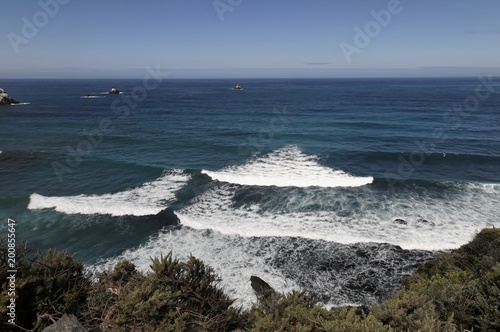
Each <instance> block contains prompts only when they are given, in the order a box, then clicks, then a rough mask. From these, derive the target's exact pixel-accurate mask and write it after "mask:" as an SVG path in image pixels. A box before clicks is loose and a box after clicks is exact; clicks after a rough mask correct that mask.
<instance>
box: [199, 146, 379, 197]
mask: <svg viewBox="0 0 500 332" xmlns="http://www.w3.org/2000/svg"><path fill="white" fill-rule="evenodd" d="M202 172H203V173H205V174H207V175H208V176H210V177H211V178H212V179H215V180H219V181H222V182H229V183H234V184H240V185H250V186H277V187H332V188H333V187H359V186H364V185H367V184H370V183H372V182H373V177H356V176H352V175H349V174H347V173H345V172H343V171H341V170H334V169H331V168H328V167H325V166H322V165H320V164H319V163H318V157H317V156H314V155H313V156H311V155H306V154H304V153H303V152H302V151H301V150H300V149H299V148H298V147H297V146H287V147H284V148H282V149H279V150H276V151H274V152H271V153H269V154H268V155H266V156H264V157H259V158H257V159H256V160H252V161H250V162H248V163H247V164H244V165H241V166H230V167H227V168H224V169H222V170H220V171H207V170H203V171H202Z"/></svg>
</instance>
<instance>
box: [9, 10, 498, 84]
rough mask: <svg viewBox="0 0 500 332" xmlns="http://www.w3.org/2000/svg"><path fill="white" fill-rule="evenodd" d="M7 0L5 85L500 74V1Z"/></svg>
mask: <svg viewBox="0 0 500 332" xmlns="http://www.w3.org/2000/svg"><path fill="white" fill-rule="evenodd" d="M2 1H3V3H2V4H3V9H2V10H1V12H0V78H143V77H145V76H146V75H147V69H146V68H154V70H156V71H157V72H161V75H163V76H165V77H170V78H267V77H274V78H302V77H304V78H336V77H451V76H471V77H477V76H481V75H490V74H491V75H493V76H500V19H499V15H500V1H498V0H478V1H472V0H413V1H412V0H142V1H137V0H135V1H130V0H104V1H103V0H32V1H16V0H2ZM6 2H8V4H6Z"/></svg>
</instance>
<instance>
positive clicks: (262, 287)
mask: <svg viewBox="0 0 500 332" xmlns="http://www.w3.org/2000/svg"><path fill="white" fill-rule="evenodd" d="M250 282H251V286H252V288H253V290H254V292H255V294H256V295H257V298H259V299H265V298H267V297H269V296H270V295H272V294H274V293H275V291H274V288H272V287H271V286H270V285H269V284H268V283H267V282H265V281H264V280H262V279H261V278H259V277H256V276H251V277H250Z"/></svg>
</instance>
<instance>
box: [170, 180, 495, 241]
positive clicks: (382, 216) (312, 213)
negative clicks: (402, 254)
mask: <svg viewBox="0 0 500 332" xmlns="http://www.w3.org/2000/svg"><path fill="white" fill-rule="evenodd" d="M362 188H363V187H361V188H306V189H301V188H296V189H293V188H289V189H287V190H284V189H281V190H274V191H269V190H268V192H266V191H264V190H262V191H261V192H260V194H259V195H255V194H252V193H251V192H249V191H248V190H246V189H245V188H244V187H240V186H238V185H230V184H221V185H219V186H218V187H215V188H212V189H210V190H208V191H207V192H205V193H204V194H202V195H201V196H199V197H197V198H196V199H195V201H194V202H193V204H192V205H190V206H187V207H185V208H183V209H181V210H180V211H177V212H176V214H177V216H178V217H179V220H180V222H181V224H183V225H185V226H189V227H192V228H195V229H200V230H201V229H211V230H214V231H217V232H220V233H222V234H227V235H239V236H244V237H266V236H277V237H284V236H290V237H302V238H308V239H315V240H325V241H328V242H336V243H342V244H353V243H361V242H364V243H366V242H374V243H389V244H393V245H397V246H400V247H402V248H403V249H423V250H446V249H454V248H457V247H459V246H460V245H462V244H464V243H467V242H468V241H470V239H471V238H472V237H473V235H474V234H475V233H476V232H478V231H479V230H481V229H482V228H484V227H492V226H499V221H498V212H497V207H498V206H500V198H499V195H498V190H496V189H494V188H493V189H492V188H491V187H490V186H483V185H476V184H474V183H471V184H468V185H464V186H457V187H455V188H450V189H449V191H448V192H447V193H444V194H443V193H436V192H433V191H432V190H431V189H425V188H417V189H414V190H411V189H408V191H405V192H399V193H398V192H395V193H390V192H388V191H386V190H384V189H378V190H374V189H373V188H369V187H365V188H364V190H361V189H362ZM247 192H248V193H247ZM397 219H402V220H403V221H402V222H399V221H398V220H397Z"/></svg>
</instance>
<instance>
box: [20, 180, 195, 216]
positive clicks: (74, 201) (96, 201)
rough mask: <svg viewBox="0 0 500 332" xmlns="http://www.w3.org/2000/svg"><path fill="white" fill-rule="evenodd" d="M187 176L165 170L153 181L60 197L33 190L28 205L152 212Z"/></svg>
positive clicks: (68, 210)
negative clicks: (88, 193) (117, 190)
mask: <svg viewBox="0 0 500 332" xmlns="http://www.w3.org/2000/svg"><path fill="white" fill-rule="evenodd" d="M189 179H190V176H189V175H187V174H184V173H183V171H181V170H169V171H165V173H164V175H163V176H161V177H160V178H158V179H156V180H155V181H152V182H148V183H145V184H143V185H142V186H139V187H137V188H132V189H129V190H126V191H123V192H117V193H108V194H104V195H76V196H62V197H57V196H43V195H40V194H37V193H33V194H31V196H30V202H29V204H28V209H30V210H42V209H54V210H55V211H58V212H62V213H66V214H107V215H111V216H125V215H132V216H146V215H155V214H158V213H160V212H161V211H162V210H164V209H166V208H167V207H169V205H170V204H171V203H172V202H174V201H175V199H176V196H175V194H176V192H177V191H178V190H179V189H181V188H182V187H183V186H184V185H185V184H186V183H187V181H188V180H189Z"/></svg>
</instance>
